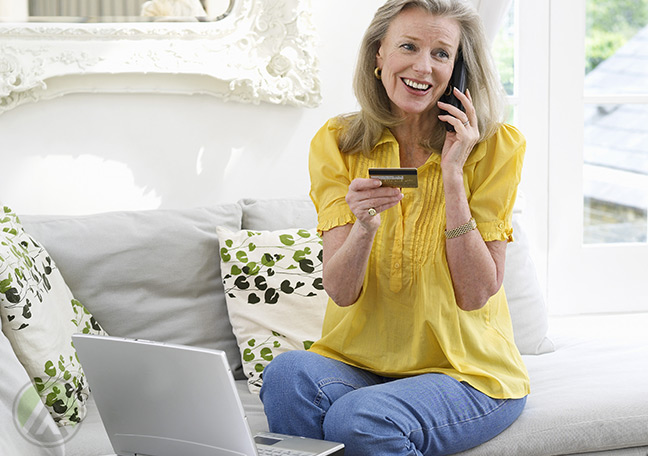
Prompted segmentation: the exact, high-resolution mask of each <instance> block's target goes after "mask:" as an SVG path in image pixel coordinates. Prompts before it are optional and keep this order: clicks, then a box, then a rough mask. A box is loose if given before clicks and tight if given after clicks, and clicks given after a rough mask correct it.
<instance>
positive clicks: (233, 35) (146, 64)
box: [0, 0, 321, 114]
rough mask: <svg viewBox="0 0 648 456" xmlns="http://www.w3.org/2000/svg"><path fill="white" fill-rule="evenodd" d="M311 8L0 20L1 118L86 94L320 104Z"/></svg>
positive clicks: (296, 3)
mask: <svg viewBox="0 0 648 456" xmlns="http://www.w3.org/2000/svg"><path fill="white" fill-rule="evenodd" d="M309 6H310V1H309V0H275V1H267V0H235V3H234V7H233V10H232V12H231V14H230V15H229V16H227V17H226V18H224V19H223V20H221V21H218V22H214V23H209V22H182V23H180V22H157V23H120V24H115V23H113V24H107V23H102V24H87V23H86V24H71V23H56V24H52V23H40V24H39V23H5V24H0V114H1V113H3V112H6V111H8V110H10V109H12V108H15V107H16V106H19V105H21V104H23V103H27V102H32V101H38V100H43V99H51V98H55V97H59V96H62V95H65V94H69V93H83V92H85V93H87V92H108V93H111V92H112V93H129V92H134V93H142V92H144V93H146V92H155V93H160V92H161V93H178V94H192V95H193V94H210V95H214V96H216V97H219V98H222V99H224V100H236V101H242V102H251V103H259V102H262V101H263V102H268V103H277V104H290V105H295V106H305V107H314V106H317V105H318V104H319V103H320V101H321V94H320V82H319V75H318V68H317V67H318V64H317V58H316V55H315V31H314V26H313V24H312V20H311V19H312V18H311V12H310V8H309ZM114 75H121V76H122V77H119V78H115V77H114Z"/></svg>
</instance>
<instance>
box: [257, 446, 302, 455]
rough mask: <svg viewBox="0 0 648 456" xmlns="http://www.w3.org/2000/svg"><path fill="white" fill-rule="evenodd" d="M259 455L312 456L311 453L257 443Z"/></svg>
mask: <svg viewBox="0 0 648 456" xmlns="http://www.w3.org/2000/svg"><path fill="white" fill-rule="evenodd" d="M257 453H259V456H312V454H313V453H310V452H306V453H305V452H303V451H295V450H287V449H285V448H273V447H271V446H264V445H257Z"/></svg>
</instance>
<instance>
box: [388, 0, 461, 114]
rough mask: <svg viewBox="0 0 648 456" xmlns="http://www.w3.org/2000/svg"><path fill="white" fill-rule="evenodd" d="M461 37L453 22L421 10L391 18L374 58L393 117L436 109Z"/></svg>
mask: <svg viewBox="0 0 648 456" xmlns="http://www.w3.org/2000/svg"><path fill="white" fill-rule="evenodd" d="M460 37H461V30H460V27H459V23H458V22H457V21H456V20H454V19H450V18H446V17H441V16H435V15H432V14H430V13H428V12H427V11H425V10H422V9H420V8H409V9H406V10H404V11H402V12H401V13H399V14H398V16H396V17H395V18H394V20H393V21H392V23H391V24H390V25H389V28H388V30H387V34H386V35H385V37H384V39H383V40H382V41H381V44H380V49H379V50H378V54H377V56H376V64H377V66H378V68H381V69H382V75H381V80H382V84H383V86H384V87H385V90H386V91H387V95H388V96H389V99H390V100H391V104H392V112H393V113H394V114H399V115H402V116H404V117H410V116H412V115H414V116H418V115H421V114H426V113H428V112H429V111H430V110H432V109H436V102H437V101H438V100H439V98H440V97H441V95H443V93H444V92H445V90H446V88H447V87H448V83H449V81H450V76H451V75H452V69H453V67H454V59H455V56H456V54H457V50H458V49H459V40H460Z"/></svg>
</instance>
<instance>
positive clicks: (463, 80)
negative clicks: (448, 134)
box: [441, 51, 468, 131]
mask: <svg viewBox="0 0 648 456" xmlns="http://www.w3.org/2000/svg"><path fill="white" fill-rule="evenodd" d="M467 85H468V77H467V76H466V65H465V64H464V59H463V54H462V52H461V51H459V54H458V55H457V61H456V62H455V65H454V70H453V71H452V76H450V84H449V87H450V94H444V95H443V96H441V101H442V102H444V103H448V104H451V105H452V106H454V107H456V108H459V109H461V110H462V111H463V112H466V110H465V109H464V107H463V104H461V101H459V99H458V98H457V97H456V96H455V94H454V91H453V90H452V88H454V87H456V88H457V89H459V91H460V92H461V93H465V92H466V86H467ZM445 114H448V112H447V111H445V110H441V115H445ZM446 130H447V131H454V127H453V126H452V125H451V124H449V123H448V122H446Z"/></svg>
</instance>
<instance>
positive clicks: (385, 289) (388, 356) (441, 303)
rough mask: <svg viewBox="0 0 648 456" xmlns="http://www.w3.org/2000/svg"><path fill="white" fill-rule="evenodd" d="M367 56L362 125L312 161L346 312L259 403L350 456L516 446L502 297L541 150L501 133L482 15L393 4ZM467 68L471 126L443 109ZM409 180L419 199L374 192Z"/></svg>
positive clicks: (354, 119)
mask: <svg viewBox="0 0 648 456" xmlns="http://www.w3.org/2000/svg"><path fill="white" fill-rule="evenodd" d="M361 49H362V50H361V54H360V57H359V64H358V68H357V71H356V76H355V92H356V95H357V97H358V100H359V102H360V105H361V107H362V110H361V112H359V113H357V114H354V115H350V116H342V117H339V118H335V119H332V120H330V121H329V122H328V123H327V124H326V125H325V126H324V127H323V128H322V129H321V130H320V131H319V132H318V133H317V135H316V136H315V138H314V139H313V142H312V144H311V155H310V172H311V184H312V188H311V197H312V199H313V201H314V203H315V206H316V208H317V211H318V220H319V222H318V230H319V231H320V232H321V235H322V240H323V249H324V257H323V262H324V273H323V274H324V275H323V279H324V286H325V289H326V291H327V293H328V294H329V296H330V298H331V299H330V300H329V305H328V308H327V313H326V317H325V320H324V327H323V331H322V338H321V339H320V340H319V341H317V342H316V343H315V344H313V346H312V347H311V349H310V350H309V351H308V352H289V353H285V354H283V355H280V356H278V357H277V358H276V359H275V360H274V361H273V362H272V363H270V365H269V366H268V367H267V368H266V370H265V372H264V385H263V389H262V391H261V398H262V400H263V402H264V406H265V410H266V414H267V416H268V422H269V425H270V429H271V431H274V432H280V433H288V434H295V435H301V436H306V437H314V438H324V439H327V440H333V441H339V442H343V443H344V444H345V445H346V454H349V455H365V454H366V455H372V456H376V455H420V454H424V455H439V454H453V453H457V452H460V451H463V450H466V449H469V448H471V447H474V446H477V445H479V444H481V443H483V442H485V441H487V440H489V439H491V438H493V437H494V436H496V435H497V434H499V433H500V432H502V431H503V430H504V429H506V428H507V427H508V426H509V425H510V424H511V423H512V422H513V421H515V419H517V417H518V416H519V415H520V413H521V412H522V409H523V408H524V404H525V401H526V396H527V394H528V393H529V381H528V376H527V372H526V369H525V367H524V364H523V362H522V359H521V357H520V354H519V352H518V350H517V348H516V346H515V344H514V341H513V330H512V327H511V321H510V316H509V313H508V306H507V303H506V297H505V294H504V290H503V289H502V278H503V274H504V260H505V255H506V243H507V242H508V241H511V240H512V228H511V213H512V207H513V203H514V201H515V196H516V190H517V185H518V182H519V179H520V173H521V167H522V160H523V156H524V150H525V142H524V139H523V137H522V135H521V134H520V133H519V132H518V131H517V130H515V129H514V128H513V127H511V126H508V125H504V124H502V122H501V120H500V119H501V118H502V117H503V103H502V100H503V95H502V90H501V86H500V85H499V82H498V78H497V76H496V73H495V71H494V70H493V67H492V63H491V60H490V57H489V54H488V49H487V42H486V39H485V37H484V33H483V29H482V26H481V22H480V19H479V17H478V15H477V14H476V12H475V10H474V8H473V7H472V6H470V5H469V4H467V3H464V2H463V1H461V0H390V1H388V2H387V3H386V4H385V5H384V6H382V7H381V8H380V9H379V10H378V12H377V13H376V15H375V17H374V20H373V21H372V23H371V25H370V26H369V29H368V30H367V32H366V34H365V37H364V40H363V44H362V48H361ZM459 51H461V53H462V54H463V58H464V60H465V65H466V72H467V78H468V90H466V92H465V93H462V92H461V91H459V90H456V89H454V91H453V93H454V95H455V96H456V98H457V99H458V100H459V101H460V102H461V105H462V106H463V108H464V110H465V112H464V111H462V110H460V109H457V108H455V107H454V106H452V105H450V104H446V103H443V102H441V101H440V98H441V96H442V95H443V94H444V93H446V92H448V91H452V88H449V87H448V85H449V81H450V78H451V75H452V73H453V70H454V64H455V61H456V58H457V56H458V54H459ZM443 111H445V112H443ZM447 124H450V125H451V126H452V127H453V129H454V131H447V130H446V125H447ZM399 166H401V167H415V168H418V179H419V186H418V188H413V189H412V188H407V189H402V190H401V189H394V188H387V187H383V186H381V183H380V181H379V180H376V179H369V178H368V168H371V167H399Z"/></svg>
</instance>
